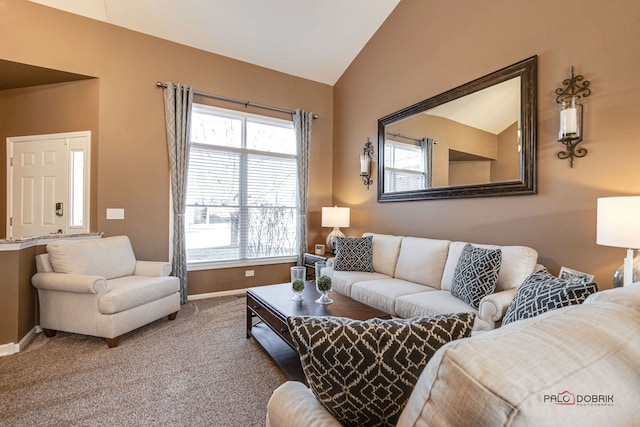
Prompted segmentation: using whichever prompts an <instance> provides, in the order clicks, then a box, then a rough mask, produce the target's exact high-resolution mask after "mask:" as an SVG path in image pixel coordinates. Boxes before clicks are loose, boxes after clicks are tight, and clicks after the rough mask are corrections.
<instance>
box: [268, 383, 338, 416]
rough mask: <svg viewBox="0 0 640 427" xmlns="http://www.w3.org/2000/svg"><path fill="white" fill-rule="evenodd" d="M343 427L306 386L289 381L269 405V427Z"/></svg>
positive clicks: (276, 390) (279, 388)
mask: <svg viewBox="0 0 640 427" xmlns="http://www.w3.org/2000/svg"><path fill="white" fill-rule="evenodd" d="M299 426H307V427H341V424H340V423H339V422H338V421H337V420H336V419H335V418H333V416H332V415H331V414H330V413H329V412H328V411H327V410H326V409H325V408H324V406H322V405H321V404H320V402H318V399H316V397H315V396H314V395H313V393H312V392H311V390H309V389H308V388H307V387H306V386H305V385H304V384H302V383H300V382H297V381H287V382H286V383H284V384H282V385H281V386H280V387H278V388H277V389H275V391H274V392H273V394H272V395H271V398H270V399H269V403H267V427H299Z"/></svg>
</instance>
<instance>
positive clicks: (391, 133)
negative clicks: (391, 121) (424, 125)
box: [387, 132, 436, 144]
mask: <svg viewBox="0 0 640 427" xmlns="http://www.w3.org/2000/svg"><path fill="white" fill-rule="evenodd" d="M387 135H389V136H395V137H396V138H405V139H411V140H413V141H416V142H421V141H423V140H425V139H429V138H426V137H424V138H416V137H414V136H408V135H403V134H401V133H394V132H387ZM433 143H434V144H435V143H436V142H435V141H434V142H433Z"/></svg>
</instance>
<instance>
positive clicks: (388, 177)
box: [378, 56, 537, 202]
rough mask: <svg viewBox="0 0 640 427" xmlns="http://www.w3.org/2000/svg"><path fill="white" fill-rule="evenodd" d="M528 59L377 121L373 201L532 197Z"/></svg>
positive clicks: (532, 71)
mask: <svg viewBox="0 0 640 427" xmlns="http://www.w3.org/2000/svg"><path fill="white" fill-rule="evenodd" d="M536 67H537V57H536V56H533V57H531V58H528V59H526V60H524V61H521V62H518V63H516V64H513V65H511V66H509V67H506V68H503V69H501V70H498V71H496V72H494V73H491V74H489V75H487V76H484V77H481V78H479V79H476V80H474V81H472V82H469V83H467V84H464V85H462V86H459V87H457V88H455V89H451V90H449V91H447V92H444V93H442V94H440V95H437V96H434V97H432V98H429V99H426V100H424V101H422V102H419V103H417V104H414V105H412V106H409V107H407V108H404V109H402V110H400V111H397V112H395V113H393V114H389V115H388V116H385V117H383V118H381V119H379V120H378V201H379V202H393V201H407V200H429V199H450V198H458V197H481V196H503V195H522V194H535V193H536V127H537V123H536V111H537V107H536V99H537V95H536V93H537V87H536V86H537V79H536Z"/></svg>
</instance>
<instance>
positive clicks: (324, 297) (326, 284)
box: [316, 276, 333, 304]
mask: <svg viewBox="0 0 640 427" xmlns="http://www.w3.org/2000/svg"><path fill="white" fill-rule="evenodd" d="M316 289H317V291H318V293H319V294H320V298H318V299H317V300H316V302H317V303H318V304H331V303H332V302H333V300H332V299H331V298H329V296H328V295H329V292H331V277H329V276H320V277H319V278H318V280H316Z"/></svg>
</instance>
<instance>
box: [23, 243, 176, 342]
mask: <svg viewBox="0 0 640 427" xmlns="http://www.w3.org/2000/svg"><path fill="white" fill-rule="evenodd" d="M36 267H37V271H38V272H37V273H36V274H35V275H34V276H33V278H32V279H31V283H32V284H33V286H34V287H35V288H36V289H38V303H39V306H40V326H41V327H42V328H43V330H44V332H45V335H47V336H54V335H55V334H56V331H65V332H72V333H77V334H83V335H93V336H97V337H102V338H106V340H107V344H108V345H109V347H115V346H117V345H118V343H119V338H120V335H122V334H124V333H127V332H129V331H131V330H133V329H136V328H139V327H140V326H143V325H146V324H148V323H150V322H153V321H155V320H158V319H160V318H161V317H163V316H169V320H173V319H175V317H176V314H177V312H178V310H180V280H179V279H178V278H177V277H172V276H169V274H170V273H171V265H170V264H169V263H166V262H153V261H137V260H136V258H135V256H134V253H133V249H132V247H131V243H130V241H129V238H128V237H126V236H116V237H108V238H104V239H90V240H78V241H68V240H65V241H56V242H53V243H49V244H48V245H47V253H46V254H42V255H38V256H37V257H36Z"/></svg>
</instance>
